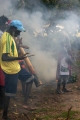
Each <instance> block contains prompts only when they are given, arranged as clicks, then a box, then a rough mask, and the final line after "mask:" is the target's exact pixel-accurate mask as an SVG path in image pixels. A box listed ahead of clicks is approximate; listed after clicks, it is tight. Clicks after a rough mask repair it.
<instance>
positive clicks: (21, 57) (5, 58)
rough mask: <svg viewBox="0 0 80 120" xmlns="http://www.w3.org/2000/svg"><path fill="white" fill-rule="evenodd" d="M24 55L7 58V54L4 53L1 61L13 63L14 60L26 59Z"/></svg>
mask: <svg viewBox="0 0 80 120" xmlns="http://www.w3.org/2000/svg"><path fill="white" fill-rule="evenodd" d="M26 54H27V53H26ZM26 54H24V55H23V56H20V57H10V56H8V53H4V54H2V61H7V62H8V61H14V60H22V59H24V58H26V57H27V56H26Z"/></svg>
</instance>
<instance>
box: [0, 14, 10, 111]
mask: <svg viewBox="0 0 80 120" xmlns="http://www.w3.org/2000/svg"><path fill="white" fill-rule="evenodd" d="M8 21H9V20H8V18H7V17H6V16H4V15H2V16H0V39H1V36H2V34H3V32H4V31H5V30H6V22H8ZM0 48H1V47H0ZM0 55H1V54H0ZM4 85H5V82H4V74H3V71H2V69H1V59H0V109H2V108H3V104H4V102H3V99H4Z"/></svg>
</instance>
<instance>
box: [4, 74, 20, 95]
mask: <svg viewBox="0 0 80 120" xmlns="http://www.w3.org/2000/svg"><path fill="white" fill-rule="evenodd" d="M4 75H5V95H6V96H15V95H16V93H17V83H18V73H16V74H6V73H5V72H4Z"/></svg>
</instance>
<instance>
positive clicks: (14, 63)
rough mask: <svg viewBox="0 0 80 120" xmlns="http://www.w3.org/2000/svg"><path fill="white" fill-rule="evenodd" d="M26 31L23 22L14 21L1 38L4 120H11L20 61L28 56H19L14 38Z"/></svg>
mask: <svg viewBox="0 0 80 120" xmlns="http://www.w3.org/2000/svg"><path fill="white" fill-rule="evenodd" d="M22 31H25V29H24V28H23V25H22V23H21V21H19V20H12V21H11V23H10V26H9V28H8V30H7V31H6V32H4V33H3V35H2V37H1V42H0V46H1V51H0V52H1V69H2V70H3V72H4V75H5V99H4V109H3V117H2V120H9V118H8V116H7V112H8V107H9V101H10V97H12V96H15V94H16V92H17V82H18V73H19V71H20V69H21V68H20V65H19V62H18V60H22V59H24V58H26V57H27V56H26V54H24V55H22V56H20V57H19V56H18V52H17V48H16V43H15V40H14V37H17V36H18V35H20V32H22Z"/></svg>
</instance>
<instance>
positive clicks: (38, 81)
mask: <svg viewBox="0 0 80 120" xmlns="http://www.w3.org/2000/svg"><path fill="white" fill-rule="evenodd" d="M34 76H35V79H34V84H35V86H36V87H39V86H41V85H42V82H41V81H40V80H39V79H38V77H37V75H34Z"/></svg>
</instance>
